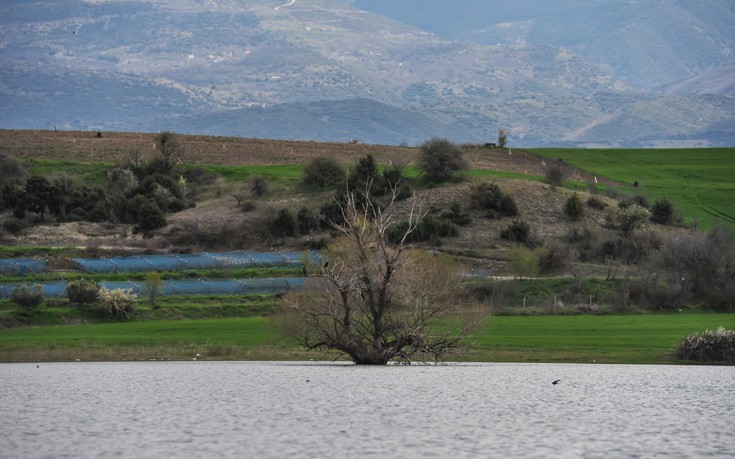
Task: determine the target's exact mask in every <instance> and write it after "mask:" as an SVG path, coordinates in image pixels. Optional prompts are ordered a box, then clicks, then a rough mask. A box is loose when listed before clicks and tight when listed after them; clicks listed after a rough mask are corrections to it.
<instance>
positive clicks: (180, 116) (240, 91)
mask: <svg viewBox="0 0 735 459" xmlns="http://www.w3.org/2000/svg"><path fill="white" fill-rule="evenodd" d="M611 2H612V0H598V1H597V2H596V3H595V4H596V5H598V6H600V5H601V8H602V9H601V10H597V11H598V12H599V11H606V13H605V14H607V15H612V16H610V17H611V18H608V20H607V21H608V22H609V23H610V24H609V25H608V26H607V28H606V29H605V30H608V29H609V30H610V31H612V32H610V33H608V34H603V35H601V36H600V37H599V40H598V43H591V44H589V45H588V46H580V45H579V43H578V42H579V41H580V40H581V38H580V37H581V36H583V35H584V34H583V32H584V31H577V32H575V33H577V35H580V34H581V35H580V37H576V38H574V37H572V38H569V37H568V35H570V34H572V33H571V32H566V35H564V34H563V33H562V34H561V35H562V37H561V38H560V41H559V43H544V40H545V39H543V37H553V36H554V33H556V35H557V36H559V34H560V32H558V31H556V32H554V30H551V31H548V30H546V29H548V28H551V29H554V27H556V28H559V27H561V28H562V29H563V28H564V27H563V26H564V24H563V23H560V22H559V21H560V20H559V17H561V16H559V15H563V14H569V11H576V13H575V14H577V15H578V17H579V19H578V20H577V21H576V22H580V21H581V20H582V19H584V17H585V15H586V14H587V15H589V14H588V13H586V12H587V11H588V10H589V8H591V7H590V6H589V4H587V3H585V2H580V1H579V0H563V1H561V3H560V4H559V5H558V6H559V8H558V11H555V10H554V8H551V7H549V6H548V5H547V6H546V7H542V8H541V9H540V10H539V11H540V14H541V16H539V17H536V18H531V19H528V18H526V17H524V14H525V13H524V10H523V9H522V8H520V6H523V5H524V4H527V5H530V4H532V3H537V2H534V0H521V1H520V3H518V4H517V5H516V6H515V7H514V8H512V7H507V8H505V10H503V8H499V10H498V17H497V18H496V17H495V16H496V15H492V16H488V17H487V18H488V19H489V20H485V21H484V22H483V21H482V20H481V19H482V14H477V15H475V16H478V17H477V18H474V19H473V21H476V22H478V23H481V25H482V26H487V27H485V28H483V29H472V28H471V27H468V28H466V30H465V32H466V33H465V34H464V35H463V36H461V37H459V36H456V34H455V35H452V34H446V36H442V35H441V34H438V33H436V31H431V32H434V33H429V32H427V31H425V30H421V29H419V28H416V27H414V26H411V25H405V24H403V23H401V22H400V21H401V20H405V21H406V22H409V23H412V24H414V25H421V24H420V23H417V22H416V21H413V22H412V21H410V20H409V19H410V18H408V19H405V18H401V17H396V15H395V14H393V16H394V17H393V18H388V17H383V16H380V15H378V14H374V13H372V12H369V11H365V10H361V9H358V8H356V6H362V7H364V8H370V9H371V10H373V11H375V12H381V11H380V8H381V5H383V6H385V5H388V3H385V2H383V1H382V0H370V2H363V1H357V2H350V1H348V0H345V1H341V2H339V1H329V0H296V1H295V2H293V3H292V2H290V1H283V0H278V1H236V0H221V1H215V0H205V1H194V0H186V1H173V0H156V1H145V0H129V1H105V0H95V1H92V0H90V1H64V2H61V1H46V2H37V3H27V2H19V1H16V2H6V3H4V4H3V5H0V61H1V62H2V67H0V104H2V106H3V107H4V110H3V113H2V115H0V127H4V128H49V127H51V128H53V127H54V126H56V127H61V128H73V129H107V130H112V129H115V130H143V131H155V130H158V129H164V128H166V129H173V130H176V131H179V132H189V133H193V132H199V133H209V134H222V135H245V136H251V137H273V138H294V139H316V140H347V139H350V138H358V139H360V140H361V141H365V142H374V143H392V144H397V143H401V142H406V143H409V144H414V143H416V142H420V141H421V140H424V139H426V138H428V137H430V136H433V135H445V136H448V137H451V138H454V139H457V140H463V141H464V140H467V141H487V140H492V138H493V137H494V135H495V132H496V131H497V129H498V128H500V127H506V128H511V129H512V140H513V141H514V142H516V143H518V144H523V145H554V144H560V143H567V142H572V143H575V142H576V143H614V144H620V143H621V142H622V144H623V145H648V144H650V143H651V142H655V141H657V140H661V139H655V137H656V133H657V132H660V133H661V136H662V138H665V139H684V138H686V139H691V140H695V141H698V142H700V143H703V144H721V143H722V142H725V143H728V142H729V143H730V144H732V143H733V139H731V138H729V137H728V135H727V134H724V135H723V134H722V129H721V128H722V126H727V125H728V123H730V122H732V121H735V110H734V109H733V108H732V104H731V103H729V102H728V101H729V98H728V95H731V94H732V88H733V83H732V80H733V77H732V76H731V75H732V73H731V72H730V73H728V72H727V71H726V70H720V69H717V68H711V69H709V70H708V71H706V72H700V73H697V74H694V73H693V72H694V70H692V69H694V67H688V68H687V69H686V70H687V72H688V73H687V74H686V78H678V79H676V80H666V83H665V84H658V86H657V88H658V89H656V91H651V90H648V89H647V88H644V87H636V86H635V85H633V84H631V83H630V82H629V81H628V82H626V81H625V80H626V79H628V80H630V78H628V77H627V76H626V75H625V74H624V72H623V73H622V76H623V78H621V77H620V74H621V72H622V71H621V70H617V69H615V68H614V66H612V65H610V64H604V63H600V62H599V61H595V60H594V59H593V58H591V57H594V55H595V53H601V52H605V50H608V49H609V47H610V46H612V45H611V44H610V43H608V44H605V43H604V41H605V40H612V41H615V39H616V37H619V30H620V27H619V25H620V24H624V23H625V21H626V20H628V19H626V18H627V17H628V16H630V15H631V14H632V13H630V14H628V13H625V12H618V11H616V10H615V9H613V8H611V7H610V5H609V4H610V3H611ZM364 3H369V5H368V6H365V5H363V4H364ZM418 3H419V2H414V1H413V0H406V1H404V2H402V3H401V5H403V6H404V10H402V11H404V12H412V14H417V15H421V14H426V13H431V12H432V11H434V9H435V8H438V7H439V6H441V4H440V3H439V2H433V1H428V2H424V3H421V7H416V5H418ZM463 3H467V4H468V5H470V4H472V5H474V6H473V7H474V8H476V10H475V12H478V11H479V13H482V12H483V11H487V10H489V9H491V8H490V6H488V5H487V4H486V3H482V4H481V3H479V2H472V1H469V0H463V1H460V2H459V3H458V5H459V7H457V6H455V7H453V8H451V9H448V8H446V6H445V8H444V10H440V11H442V12H443V13H444V14H443V16H442V17H441V19H443V20H444V21H445V23H446V24H449V25H451V24H454V23H458V24H460V25H461V24H462V18H466V17H467V14H464V13H465V12H466V11H465V10H464V9H463V8H462V7H461V6H462V4H463ZM681 3H682V2H673V3H672V6H671V7H670V8H668V9H667V10H666V11H667V13H666V15H667V16H673V17H676V18H685V17H687V18H689V19H688V20H691V21H693V22H694V23H695V24H700V25H705V26H706V25H707V24H709V23H707V24H705V22H706V21H707V20H709V21H710V22H711V23H713V24H715V26H713V27H712V29H713V32H712V33H711V34H709V35H707V37H709V38H710V39H712V40H720V42H721V43H719V42H718V43H719V44H720V45H722V47H725V48H726V47H727V46H733V47H735V45H733V44H732V43H731V42H732V40H729V38H732V37H727V36H724V35H723V33H724V32H722V31H721V30H720V29H721V28H720V27H719V25H718V24H720V23H721V22H722V20H727V18H729V17H730V16H728V15H729V14H731V13H732V10H733V8H732V7H731V6H728V5H727V4H726V3H724V2H715V4H716V5H720V6H721V7H722V9H723V11H720V12H719V14H718V12H711V13H710V16H713V17H714V18H715V19H712V18H709V19H707V18H706V17H705V18H704V19H702V18H700V17H698V16H696V17H695V16H691V15H690V16H687V15H685V14H683V13H681V11H680V10H682V11H684V10H686V8H684V9H682V8H683V7H682V6H681ZM443 4H444V5H446V2H443ZM483 5H484V6H483ZM585 5H586V6H585ZM723 5H724V6H723ZM470 6H471V5H470ZM501 6H502V5H501ZM574 7H577V9H574ZM603 7H604V8H603ZM477 8H479V10H477ZM677 8H678V9H677ZM511 10H512V11H511ZM638 10H640V8H639V9H636V10H635V11H638ZM643 10H645V8H644V9H643ZM468 11H472V10H468ZM503 11H510V12H512V13H513V14H512V15H510V16H508V19H511V21H504V20H503V19H504V18H503V17H500V13H503ZM626 11H627V10H626ZM641 11H642V10H641ZM645 11H648V12H649V13H647V14H649V15H648V16H646V15H645V14H642V13H641V14H642V15H640V14H639V15H634V16H635V17H636V18H641V17H643V18H648V21H649V22H651V21H653V19H655V18H652V17H651V16H650V8H649V9H648V10H645ZM671 11H674V13H676V14H674V13H671ZM399 12H400V11H399ZM565 12H566V13H565ZM388 13H390V12H388ZM388 13H386V14H388ZM680 13H681V14H680ZM463 14H464V15H463ZM626 14H627V16H626ZM544 15H545V16H544ZM700 16H701V15H700ZM705 16H706V15H705ZM621 18H622V19H621ZM723 18H724V19H723ZM603 19H604V18H603ZM493 21H498V22H493ZM601 21H602V22H604V21H603V20H602V19H599V20H598V21H597V22H595V24H597V25H596V26H595V27H597V26H598V25H599V24H600V23H601ZM661 22H663V23H664V26H665V24H671V23H672V21H661ZM674 22H676V21H674ZM472 24H474V22H473V23H472ZM552 25H553V26H554V27H552ZM700 25H697V27H699V28H700V29H701V28H702V27H700ZM664 26H662V27H664ZM633 27H635V26H633ZM641 27H643V26H641ZM545 28H546V29H545ZM643 28H645V27H643ZM567 29H573V28H570V27H567ZM654 29H655V30H654ZM651 30H652V32H651V33H652V34H654V35H656V30H658V29H657V28H656V27H652V28H651ZM500 32H503V33H504V34H505V36H504V37H505V38H503V37H501V36H500V35H499V34H500ZM715 32H716V33H715ZM616 34H618V35H616ZM572 35H573V34H572ZM659 35H660V34H658V35H656V36H659ZM725 35H726V34H725ZM635 36H638V35H635ZM565 37H566V38H565ZM713 37H714V38H713ZM717 37H719V38H717ZM500 38H503V40H500ZM633 38H634V37H633V35H632V36H631V37H630V39H631V40H633ZM493 40H499V41H498V42H496V41H493ZM574 40H577V42H575V41H574ZM728 40H729V41H728ZM498 43H500V44H498ZM575 43H577V44H576V45H575ZM600 43H603V44H600ZM654 43H656V45H657V46H660V43H661V42H660V40H659V41H654ZM718 46H719V45H718ZM697 48H698V49H700V48H701V46H698V47H697ZM723 49H724V48H723ZM700 51H701V50H700ZM680 54H681V56H682V58H681V59H678V60H676V62H674V61H675V59H673V58H670V60H671V61H672V65H671V69H673V70H671V72H673V73H676V75H677V76H680V75H681V73H682V71H681V69H680V68H679V67H677V66H678V65H679V62H680V61H687V60H688V56H689V55H690V54H691V53H689V52H687V53H684V52H682V53H680ZM636 55H637V56H645V55H646V54H645V53H637V54H636ZM700 55H701V56H700V57H701V59H700V60H701V61H702V63H695V64H696V65H700V66H703V65H707V62H709V61H708V60H707V59H710V58H709V57H707V56H708V54H707V53H702V52H700ZM624 57H625V56H623V57H621V62H623V63H626V62H628V61H629V59H628V60H626V59H627V58H624ZM665 57H667V58H669V57H668V55H665ZM636 59H641V58H640V57H637V58H636ZM644 60H645V59H644ZM626 65H628V64H626ZM692 65H694V64H692ZM728 65H731V64H728ZM633 67H635V66H633ZM646 67H648V64H646ZM654 67H655V66H654ZM621 68H623V69H624V68H625V66H622V67H621ZM726 68H727V69H729V68H731V67H726ZM643 70H645V69H643ZM674 71H675V72H674ZM644 73H645V72H643V73H642V74H644ZM654 73H655V72H654ZM660 73H661V72H659V73H656V78H658V79H656V78H652V79H650V80H649V83H648V84H649V85H651V86H653V83H652V82H654V81H661V80H662V79H666V78H670V77H669V76H665V75H664V76H661V75H659V74H660ZM663 73H666V72H663ZM685 73H686V72H685ZM684 80H687V81H684ZM631 81H635V79H633V80H631ZM710 88H712V91H709V89H710ZM657 92H658V93H666V94H669V95H668V96H664V97H662V96H660V95H657ZM692 92H694V93H696V94H707V93H710V92H714V93H715V94H717V97H707V98H703V97H702V98H697V97H694V98H693V99H691V102H690V105H691V107H695V108H696V110H699V112H698V113H699V114H705V116H703V117H701V118H703V120H702V121H700V120H699V118H700V116H699V115H698V113H694V114H693V115H692V109H689V108H686V104H682V103H681V102H680V97H682V96H683V95H687V94H690V93H692ZM654 102H655V103H654ZM628 112H631V113H633V112H634V113H635V114H636V116H635V117H634V119H636V120H639V121H640V122H641V123H642V124H643V125H644V126H645V129H639V128H638V127H636V126H630V125H628V124H626V125H621V124H619V123H618V124H616V121H615V120H616V119H618V118H619V117H622V116H623V115H622V114H623V113H628ZM692 117H694V118H692ZM672 120H673V121H676V124H671V123H672ZM694 120H696V121H694ZM622 128H625V129H626V131H624V132H620V131H618V130H619V129H622ZM715 131H717V132H718V133H719V134H717V135H716V136H712V139H710V138H709V137H708V136H710V134H711V133H712V132H715ZM725 131H727V130H725Z"/></svg>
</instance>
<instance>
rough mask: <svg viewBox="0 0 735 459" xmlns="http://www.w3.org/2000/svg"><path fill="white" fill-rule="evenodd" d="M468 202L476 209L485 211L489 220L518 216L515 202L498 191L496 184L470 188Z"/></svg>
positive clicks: (478, 184) (477, 185)
mask: <svg viewBox="0 0 735 459" xmlns="http://www.w3.org/2000/svg"><path fill="white" fill-rule="evenodd" d="M470 202H471V203H472V206H473V207H474V208H476V209H481V210H485V211H487V217H489V218H501V217H514V216H516V215H518V206H517V205H516V203H515V200H513V198H512V197H511V196H510V195H508V194H505V193H503V192H502V191H501V190H500V187H499V186H498V185H497V184H496V183H487V182H483V183H477V184H473V185H472V186H471V187H470Z"/></svg>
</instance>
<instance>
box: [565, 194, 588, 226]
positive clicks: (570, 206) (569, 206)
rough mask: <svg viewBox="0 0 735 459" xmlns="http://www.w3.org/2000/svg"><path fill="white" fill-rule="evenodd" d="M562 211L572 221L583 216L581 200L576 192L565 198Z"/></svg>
mask: <svg viewBox="0 0 735 459" xmlns="http://www.w3.org/2000/svg"><path fill="white" fill-rule="evenodd" d="M564 213H565V214H567V217H569V218H570V219H572V220H574V221H576V220H579V219H580V218H582V217H584V205H582V200H581V199H580V198H579V195H577V193H573V194H572V195H571V196H570V197H569V199H567V202H566V204H564Z"/></svg>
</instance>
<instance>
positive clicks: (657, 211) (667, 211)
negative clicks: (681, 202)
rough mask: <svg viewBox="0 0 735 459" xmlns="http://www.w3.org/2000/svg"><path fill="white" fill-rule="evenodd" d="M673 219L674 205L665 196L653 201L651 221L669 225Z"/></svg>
mask: <svg viewBox="0 0 735 459" xmlns="http://www.w3.org/2000/svg"><path fill="white" fill-rule="evenodd" d="M673 220H674V205H673V204H672V203H671V201H669V200H668V199H666V198H662V199H659V200H657V201H656V202H654V203H653V207H651V221H652V222H654V223H658V224H661V225H669V224H671V222H672V221H673Z"/></svg>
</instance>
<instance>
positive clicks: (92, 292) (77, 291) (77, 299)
mask: <svg viewBox="0 0 735 459" xmlns="http://www.w3.org/2000/svg"><path fill="white" fill-rule="evenodd" d="M99 292H100V288H99V286H98V285H97V283H96V282H92V281H90V280H87V279H79V280H75V281H70V282H69V283H68V284H67V285H66V290H65V293H66V297H67V298H68V299H69V302H71V303H75V304H78V305H80V306H82V305H85V304H92V303H94V302H95V301H97V298H98V297H99Z"/></svg>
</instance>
